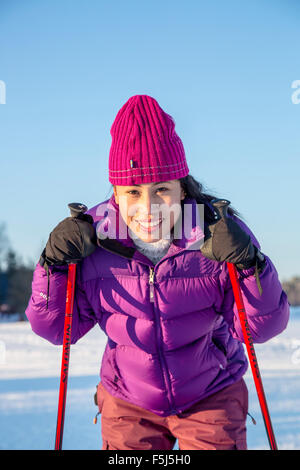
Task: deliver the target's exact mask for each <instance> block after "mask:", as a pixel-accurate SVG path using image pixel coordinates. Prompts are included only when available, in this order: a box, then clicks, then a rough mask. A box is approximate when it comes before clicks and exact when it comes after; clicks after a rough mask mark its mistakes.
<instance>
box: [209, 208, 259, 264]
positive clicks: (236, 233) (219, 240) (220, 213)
mask: <svg viewBox="0 0 300 470" xmlns="http://www.w3.org/2000/svg"><path fill="white" fill-rule="evenodd" d="M210 202H211V204H212V205H213V207H214V209H215V212H216V214H217V217H216V221H215V222H212V223H211V224H210V225H208V226H207V227H206V228H205V232H204V235H205V238H204V243H203V245H202V247H201V248H200V250H201V253H202V254H203V255H204V256H205V257H206V258H209V259H212V260H214V261H219V262H224V261H226V262H229V263H233V264H235V265H236V267H237V268H239V269H249V268H251V267H252V266H255V265H256V264H257V260H259V261H261V262H263V260H264V256H263V255H262V253H260V251H259V250H258V248H256V247H255V246H254V245H253V243H252V241H251V238H250V235H248V234H247V233H246V232H245V231H244V230H243V229H242V228H241V227H240V226H239V225H238V224H237V223H236V222H235V221H234V220H233V219H231V218H230V217H228V216H227V209H228V206H229V204H230V202H229V201H227V200H224V199H213V200H212V201H210Z"/></svg>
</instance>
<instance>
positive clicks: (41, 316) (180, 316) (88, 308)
mask: <svg viewBox="0 0 300 470" xmlns="http://www.w3.org/2000/svg"><path fill="white" fill-rule="evenodd" d="M184 203H185V204H187V203H188V204H189V205H190V207H191V208H192V210H193V212H192V214H193V215H192V216H190V221H189V222H190V225H189V227H190V229H189V230H186V228H185V227H186V224H185V222H186V220H187V217H188V216H187V215H184V216H183V217H182V218H181V219H182V227H184V229H183V231H182V236H181V238H178V239H174V241H173V242H172V244H171V246H170V249H169V251H168V253H167V255H166V256H164V257H163V258H162V259H161V260H160V261H159V262H158V263H157V264H156V265H155V266H154V265H153V263H152V262H151V261H150V260H149V259H148V258H146V257H145V256H144V255H143V254H142V253H140V252H139V251H137V250H136V249H135V247H134V244H133V242H132V240H131V238H130V237H129V236H128V232H127V234H126V235H124V233H121V232H122V230H121V228H122V227H121V225H122V219H120V220H119V212H118V205H117V204H116V203H115V200H114V196H112V197H111V198H110V199H109V200H107V201H105V202H103V203H101V204H99V205H98V206H95V207H94V208H92V209H90V210H89V211H88V213H89V214H91V215H92V216H93V218H94V221H95V227H96V229H97V232H98V234H99V236H100V237H101V238H99V239H98V244H99V246H98V247H97V248H96V251H95V252H94V253H93V254H92V255H90V256H89V257H87V258H85V259H84V260H83V261H82V262H81V263H80V264H79V265H78V268H77V281H76V295H75V302H74V313H73V326H72V343H75V342H76V341H77V340H78V339H79V338H81V337H82V336H83V335H84V334H85V333H87V332H88V331H89V330H90V329H91V328H92V327H93V326H94V325H95V324H96V323H98V324H99V325H100V327H101V328H102V329H103V330H104V332H105V333H106V335H107V336H108V342H107V345H106V349H105V352H104V355H103V358H102V366H101V372H100V376H101V381H102V384H103V385H104V387H105V388H106V389H107V390H108V392H110V393H111V394H112V395H114V396H115V397H118V398H121V399H123V400H127V401H128V402H130V403H133V404H135V405H137V406H140V407H143V408H144V409H147V410H150V411H152V412H154V413H156V414H157V415H160V416H168V415H171V414H178V413H180V412H181V411H183V410H184V409H187V408H189V407H190V406H191V405H193V404H194V403H196V402H198V401H199V400H201V399H203V398H205V397H207V396H209V395H211V394H213V393H215V392H217V391H218V390H220V389H222V388H224V387H226V386H227V385H231V384H233V383H235V382H236V381H238V380H239V379H240V378H241V377H242V376H243V375H244V374H245V372H246V370H247V367H248V362H247V358H246V356H245V353H244V347H243V344H242V342H243V335H242V331H241V327H240V323H239V318H238V314H237V310H236V307H235V304H234V298H233V293H232V288H231V285H230V280H229V276H228V271H227V266H226V263H218V262H215V261H211V260H208V259H207V258H205V257H204V256H203V255H202V254H201V252H200V251H199V246H200V245H199V244H200V243H201V240H202V239H203V230H202V228H201V226H200V224H199V219H198V218H197V216H196V217H195V215H194V214H195V212H194V211H195V210H196V211H197V204H196V201H195V200H192V199H185V201H184ZM235 220H236V221H237V222H238V223H239V224H240V225H241V226H242V227H243V228H244V230H245V231H247V233H249V234H250V236H251V238H252V241H253V243H254V244H255V245H256V246H257V247H258V248H260V247H259V244H258V242H257V240H256V239H255V237H254V236H253V234H252V233H251V232H250V231H249V229H248V227H247V226H246V225H245V224H244V223H243V222H242V221H240V219H238V218H235ZM123 224H124V223H123ZM123 228H124V227H123ZM113 229H117V239H112V236H111V234H112V231H113ZM186 231H187V232H188V233H187V234H186ZM107 235H109V236H107ZM105 237H106V238H105ZM266 260H267V263H266V266H265V268H264V270H263V272H262V273H261V274H260V283H261V287H262V289H263V292H262V294H261V295H260V293H259V290H258V286H257V282H256V279H255V276H254V268H251V269H249V270H247V271H246V270H245V271H240V272H239V278H240V285H241V289H242V293H243V297H244V302H245V307H246V311H247V314H248V321H249V326H250V329H251V333H252V335H253V341H254V342H257V343H262V342H265V341H267V340H268V339H270V338H272V337H273V336H275V335H278V334H279V333H281V332H282V331H283V330H284V329H285V327H286V325H287V322H288V318H289V304H288V301H287V296H286V294H285V292H284V291H283V290H282V287H281V284H280V282H279V280H278V275H277V272H276V269H275V268H274V266H273V264H272V262H271V261H270V259H269V258H268V257H266ZM50 272H51V274H50V289H49V298H48V310H47V309H46V295H47V293H48V292H47V274H46V271H45V269H44V268H42V267H41V266H40V265H39V264H37V266H36V269H35V272H34V276H33V283H32V296H31V299H30V301H29V304H28V307H27V310H26V315H27V317H28V319H29V321H30V323H31V327H32V329H33V331H34V332H35V333H36V334H38V335H40V336H42V337H43V338H46V339H47V340H48V341H50V342H52V343H54V344H62V341H63V329H64V313H65V300H66V284H67V268H66V267H63V266H62V267H50Z"/></svg>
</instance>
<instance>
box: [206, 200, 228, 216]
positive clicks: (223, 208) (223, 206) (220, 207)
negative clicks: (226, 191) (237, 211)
mask: <svg viewBox="0 0 300 470" xmlns="http://www.w3.org/2000/svg"><path fill="white" fill-rule="evenodd" d="M210 203H211V204H212V206H213V208H214V209H215V211H216V212H217V214H218V216H219V217H220V218H222V219H223V218H224V219H225V218H226V217H228V214H227V211H228V206H229V204H230V201H228V200H227V199H212V200H211V201H210Z"/></svg>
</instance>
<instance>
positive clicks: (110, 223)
mask: <svg viewBox="0 0 300 470" xmlns="http://www.w3.org/2000/svg"><path fill="white" fill-rule="evenodd" d="M181 206H182V211H181V216H180V217H179V219H178V221H177V223H176V227H175V230H174V238H173V241H172V243H171V245H170V248H169V250H168V253H167V255H166V256H172V255H173V254H177V253H178V252H180V251H184V250H197V249H199V248H200V246H201V244H202V242H203V240H204V205H203V204H197V202H196V200H195V199H189V198H186V199H184V200H183V201H182V204H181ZM87 214H90V215H91V216H92V217H93V219H94V227H95V229H96V233H97V244H98V246H100V247H102V248H104V249H107V250H109V251H112V252H113V253H116V254H119V255H121V256H125V257H126V258H129V259H136V260H140V261H142V262H147V264H149V265H152V262H151V261H150V260H149V259H148V258H147V257H146V256H144V255H143V254H142V253H140V252H139V251H138V250H137V249H136V247H135V244H134V242H133V240H132V238H131V237H130V235H129V232H128V227H127V225H126V223H125V222H124V220H123V219H122V217H121V214H120V211H119V206H118V204H117V203H116V201H115V197H114V194H113V195H112V196H111V197H110V199H107V200H106V201H104V202H101V203H100V204H97V205H96V206H94V207H92V208H91V209H89V210H88V211H87Z"/></svg>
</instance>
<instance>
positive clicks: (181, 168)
mask: <svg viewBox="0 0 300 470" xmlns="http://www.w3.org/2000/svg"><path fill="white" fill-rule="evenodd" d="M110 133H111V136H112V143H111V147H110V151H109V181H110V182H111V183H112V184H116V185H121V186H129V185H133V184H143V183H158V182H160V181H168V180H173V179H178V178H183V177H184V176H186V175H188V173H189V168H188V165H187V161H186V158H185V153H184V148H183V144H182V142H181V140H180V138H179V137H178V135H177V134H176V132H175V122H174V120H173V118H172V117H171V116H170V115H169V114H167V113H165V112H164V111H163V110H162V108H161V107H160V106H159V104H158V103H157V101H156V100H155V99H154V98H151V96H148V95H135V96H132V97H131V98H129V100H128V101H127V102H126V103H125V104H124V105H123V106H122V108H121V109H120V110H119V112H118V113H117V116H116V118H115V120H114V122H113V125H112V127H111V130H110Z"/></svg>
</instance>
